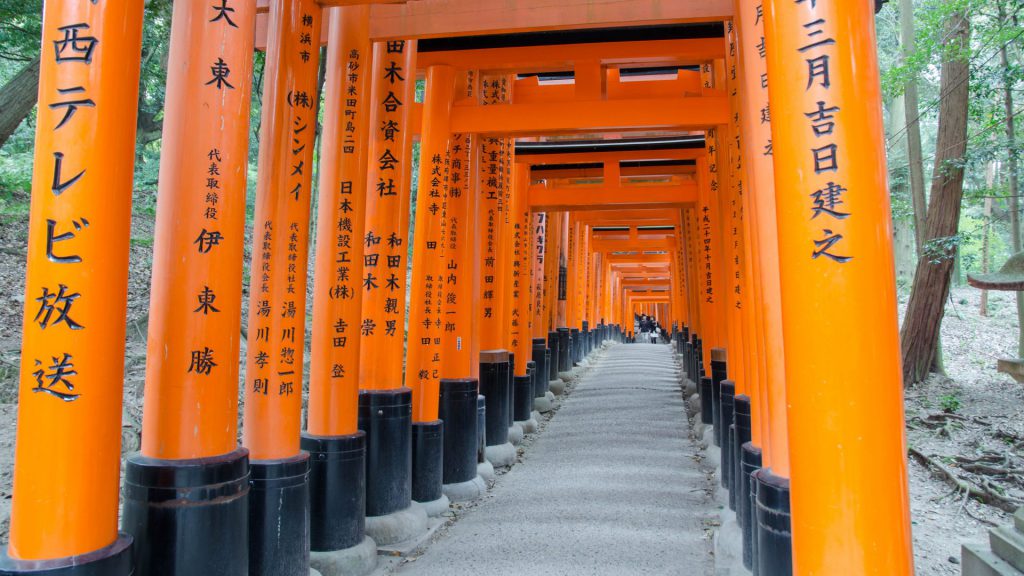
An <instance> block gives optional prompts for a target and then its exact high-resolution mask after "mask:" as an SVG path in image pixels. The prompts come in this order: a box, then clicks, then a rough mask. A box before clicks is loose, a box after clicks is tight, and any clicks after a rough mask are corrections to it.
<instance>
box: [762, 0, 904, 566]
mask: <svg viewBox="0 0 1024 576" xmlns="http://www.w3.org/2000/svg"><path fill="white" fill-rule="evenodd" d="M873 8H874V5H873V4H872V3H870V2H844V3H833V2H820V1H819V2H817V3H814V2H793V1H790V0H770V1H769V2H766V3H765V10H764V13H765V14H764V16H765V25H764V27H765V42H766V44H767V45H768V46H769V47H770V49H769V50H768V54H767V56H768V58H767V60H768V77H769V85H768V89H769V95H770V102H771V115H772V150H773V152H774V159H775V189H776V190H777V191H778V193H777V194H776V203H777V211H776V216H777V218H778V233H779V272H780V274H779V278H780V287H781V295H782V323H783V324H782V325H783V331H784V332H785V358H786V385H787V396H786V400H787V402H788V405H789V422H788V424H789V431H790V434H789V443H790V464H791V472H792V514H793V519H792V522H793V569H794V572H795V573H797V574H838V573H843V574H851V575H854V574H891V575H894V576H898V575H904V574H912V573H913V559H912V554H911V539H910V518H909V507H908V494H907V462H906V455H907V451H906V441H905V438H904V421H903V394H902V379H901V371H900V346H899V334H898V332H897V316H896V281H895V276H894V269H893V249H892V223H891V221H890V213H889V195H888V191H887V187H886V168H885V153H884V146H883V128H882V114H881V109H880V106H879V102H880V101H881V95H880V88H879V77H878V62H877V59H876V54H875V30H874V21H875V20H874V19H875V17H874V10H873ZM868 293H870V294H871V299H870V301H866V300H865V299H864V294H868ZM835 338H839V339H840V340H839V341H840V342H844V345H843V346H842V347H841V357H840V358H837V356H836V355H835V354H833V353H829V352H826V351H825V350H823V349H822V343H823V342H828V341H829V340H830V339H835ZM837 447H838V448H839V449H837ZM878 470H885V475H884V477H883V478H881V479H880V478H879V476H878V474H877V473H876V471H878Z"/></svg>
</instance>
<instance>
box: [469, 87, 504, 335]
mask: <svg viewBox="0 0 1024 576" xmlns="http://www.w3.org/2000/svg"><path fill="white" fill-rule="evenodd" d="M506 97H507V92H502V88H501V77H496V76H484V77H483V78H482V80H481V95H480V98H481V103H482V104H483V105H485V106H486V105H493V104H500V103H502V102H503V101H504V100H503V98H506ZM505 148H506V146H505V139H503V138H497V137H494V136H481V138H480V144H479V151H478V155H479V158H480V172H479V177H480V181H479V204H478V212H477V218H478V221H479V222H480V225H481V226H480V233H481V237H480V248H481V252H480V257H481V262H480V327H481V339H482V343H481V345H482V346H484V347H485V348H501V347H502V343H503V341H504V335H505V332H503V326H502V309H501V308H500V306H501V303H502V301H503V300H504V297H503V292H502V291H503V289H504V286H505V283H504V282H503V280H504V279H502V278H500V277H499V276H500V273H501V266H500V264H499V263H500V262H503V259H502V244H503V242H502V235H503V234H504V230H505V226H504V225H505V219H506V217H507V214H506V211H507V210H506V203H507V194H508V192H507V190H506V178H505V166H504V164H505V161H504V160H505V152H506V150H505Z"/></svg>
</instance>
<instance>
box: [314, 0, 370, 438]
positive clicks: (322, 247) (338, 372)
mask: <svg viewBox="0 0 1024 576" xmlns="http://www.w3.org/2000/svg"><path fill="white" fill-rule="evenodd" d="M368 24H369V7H368V6H360V7H344V8H334V9H332V10H331V15H330V39H329V41H328V47H327V77H326V81H325V85H324V92H325V111H324V128H323V137H322V150H321V154H322V156H321V164H320V188H319V195H320V196H319V198H320V200H319V207H318V215H317V221H318V225H317V250H316V273H315V275H314V280H315V282H316V285H315V287H314V291H313V317H314V318H319V319H320V321H318V322H314V323H313V330H312V332H313V333H312V338H311V344H310V349H311V358H310V376H309V417H308V420H307V430H308V431H309V433H310V434H314V435H319V436H340V435H347V434H352V433H355V431H356V430H357V417H356V402H357V397H358V388H359V364H360V356H359V352H360V339H359V332H358V330H359V324H360V321H361V318H362V295H363V291H362V286H361V284H360V282H361V280H362V275H363V243H362V239H363V234H364V229H365V220H364V213H365V210H366V172H365V160H366V157H367V148H368V145H367V137H368V131H369V97H368V91H369V86H370V82H369V81H370V68H371V63H370V59H371V54H370V40H369V31H368Z"/></svg>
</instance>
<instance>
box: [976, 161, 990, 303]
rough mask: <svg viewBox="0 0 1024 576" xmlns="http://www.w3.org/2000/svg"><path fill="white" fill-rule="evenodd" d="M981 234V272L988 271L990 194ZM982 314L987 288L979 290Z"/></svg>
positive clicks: (986, 298) (986, 300)
mask: <svg viewBox="0 0 1024 576" xmlns="http://www.w3.org/2000/svg"><path fill="white" fill-rule="evenodd" d="M989 172H990V173H991V164H990V166H989ZM991 187H992V186H991V184H990V185H989V189H991ZM982 234H984V236H983V237H982V239H981V273H982V274H988V273H989V244H990V242H989V236H990V235H991V234H992V196H991V195H989V196H986V197H985V224H984V225H983V227H982ZM979 312H980V313H981V315H982V316H988V290H982V291H981V310H979Z"/></svg>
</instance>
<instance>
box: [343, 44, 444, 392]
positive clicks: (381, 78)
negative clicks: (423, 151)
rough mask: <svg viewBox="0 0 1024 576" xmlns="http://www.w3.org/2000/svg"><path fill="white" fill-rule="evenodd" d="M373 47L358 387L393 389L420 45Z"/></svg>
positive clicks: (398, 379)
mask: <svg viewBox="0 0 1024 576" xmlns="http://www.w3.org/2000/svg"><path fill="white" fill-rule="evenodd" d="M373 50H374V57H373V79H372V82H373V88H372V90H371V91H372V95H371V97H370V98H371V100H370V106H371V108H372V110H373V111H372V116H371V121H370V124H371V141H372V145H371V148H370V155H369V158H368V162H369V171H368V177H367V183H366V184H367V189H366V194H367V199H366V231H365V233H364V235H363V239H362V242H363V250H364V252H363V278H362V284H361V289H362V290H363V306H362V308H363V318H362V322H361V323H360V326H359V334H360V337H361V338H362V344H361V346H362V353H363V356H364V358H368V359H370V358H372V360H371V361H364V362H362V363H361V365H360V369H359V371H360V387H361V388H364V389H382V388H383V389H388V388H397V387H400V386H401V383H402V356H403V346H404V343H405V314H406V309H405V295H406V270H407V267H408V262H407V255H408V249H409V247H408V245H407V244H406V236H407V234H408V220H409V177H410V169H411V166H410V165H409V164H410V163H409V161H408V155H409V153H410V144H411V139H410V138H411V136H410V130H409V126H408V117H409V107H410V106H411V105H412V99H413V89H414V87H415V81H416V74H415V70H414V64H413V63H414V62H415V60H414V58H415V51H416V48H415V43H414V42H411V41H405V40H389V41H386V42H377V43H375V44H374V47H373ZM427 161H428V162H429V161H430V159H428V160H427Z"/></svg>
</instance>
